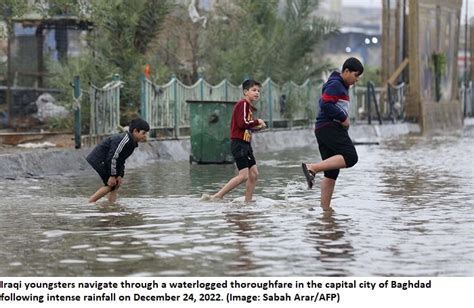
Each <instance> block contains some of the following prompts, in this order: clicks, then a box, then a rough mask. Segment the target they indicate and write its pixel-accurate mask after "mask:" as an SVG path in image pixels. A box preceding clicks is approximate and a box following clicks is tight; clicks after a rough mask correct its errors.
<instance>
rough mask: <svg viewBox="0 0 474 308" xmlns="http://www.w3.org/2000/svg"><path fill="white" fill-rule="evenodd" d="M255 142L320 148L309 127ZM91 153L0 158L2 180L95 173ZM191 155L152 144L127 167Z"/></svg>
mask: <svg viewBox="0 0 474 308" xmlns="http://www.w3.org/2000/svg"><path fill="white" fill-rule="evenodd" d="M419 132H420V129H419V127H418V126H417V125H416V124H408V123H404V124H390V125H381V126H378V125H354V126H353V127H351V129H350V131H349V134H350V135H351V138H353V139H354V141H355V142H377V141H380V140H381V139H385V138H390V137H392V136H397V135H404V134H408V133H419ZM252 143H253V148H254V150H255V151H256V152H266V151H278V150H284V149H289V148H298V147H304V146H308V145H316V139H315V137H314V133H313V130H312V129H309V128H308V129H295V130H286V131H267V132H261V133H256V134H254V139H253V141H252ZM90 151H91V149H90V148H88V149H80V150H75V149H67V150H51V149H50V150H32V151H31V152H22V153H16V154H4V155H0V177H2V178H11V179H14V178H17V177H46V176H54V175H76V174H80V173H84V172H91V170H92V169H91V168H90V167H89V166H88V163H87V162H86V160H85V157H86V155H87V154H88V153H89V152H90ZM190 152H191V143H190V139H180V140H164V141H150V142H147V143H144V144H140V146H139V149H138V150H136V151H135V152H134V153H133V155H132V156H131V157H130V158H129V159H128V160H127V165H126V168H127V169H130V168H137V167H140V166H144V165H147V164H150V163H152V162H156V161H160V160H166V161H186V160H189V155H190Z"/></svg>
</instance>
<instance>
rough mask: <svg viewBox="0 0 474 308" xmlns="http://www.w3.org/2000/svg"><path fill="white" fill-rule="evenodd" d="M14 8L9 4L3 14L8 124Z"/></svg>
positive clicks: (9, 119)
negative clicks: (5, 33)
mask: <svg viewBox="0 0 474 308" xmlns="http://www.w3.org/2000/svg"><path fill="white" fill-rule="evenodd" d="M11 15H12V9H11V8H10V7H9V6H8V5H7V6H6V7H5V8H4V10H3V16H4V18H5V22H6V24H7V92H6V103H7V110H8V126H11V123H12V109H13V108H12V89H11V87H12V84H11V82H12V67H11V66H12V57H11V39H12V36H13V25H12V21H11Z"/></svg>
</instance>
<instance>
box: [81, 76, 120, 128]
mask: <svg viewBox="0 0 474 308" xmlns="http://www.w3.org/2000/svg"><path fill="white" fill-rule="evenodd" d="M122 85H123V82H122V81H120V80H118V79H116V80H113V81H111V82H109V83H107V84H106V85H105V86H103V87H102V88H98V87H96V86H94V85H91V86H90V88H89V101H90V109H91V114H90V127H89V135H91V136H97V135H107V134H111V133H113V132H116V131H117V129H118V127H119V125H120V88H121V87H122Z"/></svg>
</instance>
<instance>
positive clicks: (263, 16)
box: [201, 0, 337, 84]
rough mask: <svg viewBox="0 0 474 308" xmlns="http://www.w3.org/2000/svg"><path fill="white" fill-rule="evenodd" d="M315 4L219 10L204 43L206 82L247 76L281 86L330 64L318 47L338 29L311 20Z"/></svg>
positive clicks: (244, 0) (246, 4)
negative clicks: (268, 79)
mask: <svg viewBox="0 0 474 308" xmlns="http://www.w3.org/2000/svg"><path fill="white" fill-rule="evenodd" d="M317 6H318V1H316V0H287V1H286V4H285V5H284V6H283V7H281V6H280V5H279V1H277V0H270V1H252V0H241V1H238V2H235V4H234V5H233V6H231V7H230V8H220V9H218V10H217V11H216V13H215V15H216V17H217V18H212V19H211V21H210V22H209V28H208V30H207V31H206V35H205V39H204V40H203V42H202V49H201V51H202V54H201V57H202V62H203V63H204V64H205V69H206V70H205V74H206V77H207V78H210V79H211V80H213V81H218V80H220V79H222V78H224V77H226V78H229V79H230V80H231V81H232V82H234V83H237V84H238V83H240V82H241V81H242V79H243V78H244V77H245V76H248V75H250V76H253V77H254V78H256V79H260V80H263V79H265V78H266V77H271V78H272V79H274V80H275V81H277V82H284V81H289V80H294V81H297V82H298V81H303V80H304V79H306V78H308V77H312V76H316V75H318V74H319V73H320V72H321V71H322V70H323V69H325V68H327V64H326V63H324V62H323V61H315V59H318V55H319V54H318V50H317V48H316V47H317V46H318V44H320V43H321V42H322V41H323V40H324V39H325V38H326V37H327V36H328V35H330V34H332V33H335V32H336V31H337V27H336V26H335V24H333V23H332V22H329V21H326V20H324V19H322V18H314V17H311V13H312V12H313V11H314V10H316V9H317Z"/></svg>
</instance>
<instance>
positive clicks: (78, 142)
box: [74, 76, 81, 149]
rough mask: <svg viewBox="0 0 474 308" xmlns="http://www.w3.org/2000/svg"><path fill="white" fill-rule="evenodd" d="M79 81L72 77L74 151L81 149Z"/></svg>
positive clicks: (76, 77) (77, 78)
mask: <svg viewBox="0 0 474 308" xmlns="http://www.w3.org/2000/svg"><path fill="white" fill-rule="evenodd" d="M80 96H81V80H80V78H79V76H74V145H75V148H76V149H80V148H81V101H80V99H79V98H80Z"/></svg>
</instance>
